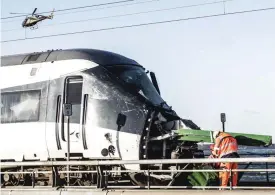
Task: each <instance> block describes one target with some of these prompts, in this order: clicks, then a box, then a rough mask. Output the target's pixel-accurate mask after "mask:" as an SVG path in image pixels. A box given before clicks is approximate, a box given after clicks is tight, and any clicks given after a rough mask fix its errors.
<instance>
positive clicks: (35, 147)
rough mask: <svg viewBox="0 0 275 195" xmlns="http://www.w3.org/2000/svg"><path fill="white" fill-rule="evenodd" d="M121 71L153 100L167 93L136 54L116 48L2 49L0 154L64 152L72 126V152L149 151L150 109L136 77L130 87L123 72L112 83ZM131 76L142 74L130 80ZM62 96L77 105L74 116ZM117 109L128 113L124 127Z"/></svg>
mask: <svg viewBox="0 0 275 195" xmlns="http://www.w3.org/2000/svg"><path fill="white" fill-rule="evenodd" d="M108 72H111V73H112V76H110V75H109V73H108ZM125 72H127V73H129V75H130V76H129V75H127V76H125V75H123V74H124V73H125ZM132 73H135V74H133V75H132ZM120 76H121V78H122V79H121V80H123V81H125V82H126V83H127V84H135V82H137V85H136V87H137V89H138V90H137V91H139V92H140V93H141V94H143V97H145V99H147V101H148V100H149V101H151V102H152V103H154V104H160V103H161V102H162V101H163V100H162V99H161V97H160V96H159V94H158V93H157V91H156V88H155V87H153V85H152V83H151V82H150V83H148V82H149V81H150V80H149V78H147V77H146V78H144V76H146V73H145V72H144V69H143V68H142V67H141V66H140V65H139V64H138V63H137V62H135V61H133V60H131V59H128V58H125V57H123V56H120V55H117V54H113V53H110V52H104V51H99V50H85V49H83V50H82V49H80V50H65V51H60V50H58V51H48V52H44V53H35V54H23V55H15V56H5V57H2V66H1V71H0V85H1V105H0V106H1V124H0V132H1V136H0V158H1V160H2V161H8V160H12V161H13V160H14V161H26V160H40V161H47V160H50V159H51V160H52V159H65V158H66V155H67V128H68V126H69V129H70V156H71V158H72V159H74V158H77V159H91V160H92V159H122V160H139V159H142V158H143V157H145V158H147V157H146V155H148V153H142V150H144V146H145V145H146V144H144V142H143V140H142V139H145V138H144V136H145V134H146V128H147V127H146V120H147V119H148V116H147V115H148V113H149V111H148V109H147V107H146V103H144V101H142V100H141V99H142V98H141V97H139V95H140V94H139V95H137V94H138V93H137V94H136V95H135V94H134V95H133V93H129V92H127V90H128V89H130V90H134V91H135V89H133V86H132V85H131V86H130V85H129V86H127V87H128V88H127V89H126V88H124V87H123V84H122V85H120V84H118V83H119V82H120V81H121V80H118V83H115V84H114V82H113V79H115V78H117V77H120ZM132 76H134V77H136V79H137V80H136V81H134V82H132V81H131V79H132V80H134V79H135V78H133V77H132ZM139 76H141V77H140V78H144V80H141V81H142V82H140V81H139V80H138V79H139ZM127 79H129V81H128V80H127ZM138 84H140V85H144V86H139V85H138ZM144 87H145V88H144ZM140 96H141V95H140ZM140 98H141V99H140ZM64 103H70V104H71V105H72V112H73V115H72V116H70V122H69V123H68V121H67V118H66V116H64V115H63V104H64ZM119 113H121V114H123V115H124V116H126V117H127V118H126V123H125V125H124V126H123V127H121V128H119V127H118V126H117V123H116V121H117V117H118V114H119ZM147 122H148V121H147ZM147 130H148V129H147ZM160 150H161V149H160ZM160 154H162V152H160ZM159 158H161V156H159ZM126 168H129V169H139V166H137V165H129V166H128V167H126Z"/></svg>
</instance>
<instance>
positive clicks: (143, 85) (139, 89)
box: [108, 66, 163, 105]
mask: <svg viewBox="0 0 275 195" xmlns="http://www.w3.org/2000/svg"><path fill="white" fill-rule="evenodd" d="M108 69H109V70H110V71H111V72H112V73H113V74H115V75H116V76H117V77H119V79H120V80H122V81H124V82H125V84H126V85H127V86H128V87H130V88H131V90H132V91H135V92H136V93H139V94H141V95H142V96H144V97H145V98H146V99H147V100H149V101H150V102H152V103H153V104H156V105H159V104H161V103H162V102H163V99H162V98H161V97H160V95H159V94H158V92H157V90H156V88H155V87H154V85H153V84H152V82H151V80H150V79H149V78H148V76H147V74H146V73H145V72H144V70H143V69H142V68H140V67H133V66H113V67H111V68H108Z"/></svg>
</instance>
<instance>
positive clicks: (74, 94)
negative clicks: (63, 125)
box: [66, 78, 82, 124]
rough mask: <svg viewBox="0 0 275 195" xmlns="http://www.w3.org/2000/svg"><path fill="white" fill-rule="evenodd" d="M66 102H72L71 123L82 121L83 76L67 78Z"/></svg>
mask: <svg viewBox="0 0 275 195" xmlns="http://www.w3.org/2000/svg"><path fill="white" fill-rule="evenodd" d="M66 93H67V99H66V103H69V104H72V116H71V117H70V118H71V123H78V124H79V123H80V113H81V98H82V78H77V79H76V78H72V79H68V80H67V92H66Z"/></svg>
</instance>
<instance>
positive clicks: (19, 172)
mask: <svg viewBox="0 0 275 195" xmlns="http://www.w3.org/2000/svg"><path fill="white" fill-rule="evenodd" d="M229 171H230V170H226V169H185V170H176V169H175V170H150V173H171V172H173V173H188V172H229ZM232 171H233V172H275V169H232ZM107 172H108V173H145V172H148V171H147V170H110V171H107ZM32 173H34V174H52V172H51V171H37V172H31V171H18V172H14V171H12V172H8V171H7V172H1V174H32ZM58 173H68V171H59V172H58ZM69 173H96V171H69Z"/></svg>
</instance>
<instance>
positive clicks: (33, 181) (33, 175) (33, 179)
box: [32, 171, 35, 188]
mask: <svg viewBox="0 0 275 195" xmlns="http://www.w3.org/2000/svg"><path fill="white" fill-rule="evenodd" d="M34 186H35V174H34V171H33V172H32V187H33V188H34Z"/></svg>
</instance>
